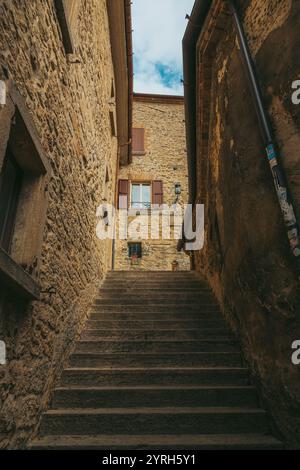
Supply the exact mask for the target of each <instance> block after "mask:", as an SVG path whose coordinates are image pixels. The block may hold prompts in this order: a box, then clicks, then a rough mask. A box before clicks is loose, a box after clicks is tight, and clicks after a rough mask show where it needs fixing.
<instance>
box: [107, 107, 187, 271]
mask: <svg viewBox="0 0 300 470" xmlns="http://www.w3.org/2000/svg"><path fill="white" fill-rule="evenodd" d="M133 127H137V128H144V129H145V155H141V156H133V161H132V163H131V164H130V165H128V166H124V167H122V168H121V169H120V172H119V179H128V180H131V181H145V182H151V181H154V180H161V181H162V182H163V203H164V204H167V205H169V206H171V205H172V204H174V202H175V183H180V184H181V190H182V193H181V195H180V197H179V200H178V203H179V204H180V205H181V206H183V205H184V204H186V203H187V200H188V178H187V176H188V175H187V158H186V142H185V130H184V106H183V102H182V103H179V104H177V103H175V104H174V103H168V102H165V103H164V102H159V101H158V102H155V101H154V102H147V101H146V102H143V101H140V100H134V105H133ZM149 216H150V214H149ZM130 220H132V219H130ZM160 227H161V221H160ZM149 233H150V219H149ZM172 233H173V227H171V235H172ZM161 235H162V234H161V233H160V239H158V240H154V239H151V238H150V239H147V240H141V242H142V251H143V255H142V259H141V260H139V261H138V263H137V264H134V265H132V264H131V260H130V259H129V258H128V247H127V243H128V242H130V241H138V239H134V240H133V239H130V238H128V240H117V242H116V250H115V269H117V270H127V269H129V270H131V269H133V270H154V271H156V270H158V271H160V270H162V271H164V270H167V271H170V270H171V269H172V262H173V261H177V262H178V269H179V270H189V269H190V260H189V257H188V256H187V255H185V254H184V253H183V252H181V253H178V251H177V242H178V240H174V239H162V237H161Z"/></svg>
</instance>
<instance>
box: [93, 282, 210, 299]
mask: <svg viewBox="0 0 300 470" xmlns="http://www.w3.org/2000/svg"><path fill="white" fill-rule="evenodd" d="M99 294H100V296H101V297H103V294H110V295H111V296H112V297H113V296H114V295H133V296H134V295H137V296H138V295H155V296H157V295H159V294H161V295H162V296H165V295H167V296H171V295H176V294H180V295H182V294H186V295H189V296H194V295H197V296H201V297H202V296H203V297H206V296H210V297H213V294H212V292H211V290H210V289H204V288H199V287H198V286H196V287H193V288H191V287H181V286H177V287H174V285H173V287H172V288H171V287H165V286H161V285H158V286H157V287H152V286H148V285H144V286H137V285H136V284H131V285H130V286H128V287H126V286H123V285H122V286H119V287H107V286H103V287H102V289H101V290H100V291H99Z"/></svg>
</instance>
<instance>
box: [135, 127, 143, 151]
mask: <svg viewBox="0 0 300 470" xmlns="http://www.w3.org/2000/svg"><path fill="white" fill-rule="evenodd" d="M132 152H133V153H134V154H142V153H145V129H137V128H134V129H132Z"/></svg>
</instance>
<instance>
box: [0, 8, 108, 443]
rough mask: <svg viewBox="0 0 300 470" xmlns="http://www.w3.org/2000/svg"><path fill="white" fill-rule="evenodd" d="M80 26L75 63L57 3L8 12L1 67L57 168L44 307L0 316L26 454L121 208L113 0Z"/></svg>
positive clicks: (15, 417)
mask: <svg viewBox="0 0 300 470" xmlns="http://www.w3.org/2000/svg"><path fill="white" fill-rule="evenodd" d="M78 22H79V24H78V36H77V46H78V47H77V51H76V54H75V56H71V57H69V58H67V57H66V54H65V52H64V48H63V43H62V38H61V32H60V28H59V24H58V21H57V16H56V11H55V9H54V2H53V0H31V1H27V0H26V1H25V0H22V1H15V0H13V1H3V2H1V5H0V61H1V65H2V66H4V67H5V69H6V70H7V71H8V74H9V78H10V79H12V80H13V81H14V83H15V85H16V87H17V88H18V90H19V92H20V93H21V94H22V96H23V97H24V99H25V102H26V105H27V108H28V110H29V111H30V113H31V115H32V118H33V120H34V123H35V125H36V128H37V131H38V133H39V136H40V141H41V144H42V146H43V148H44V151H45V152H46V155H47V157H48V159H49V161H50V164H51V167H52V177H51V181H50V184H49V188H48V192H49V203H48V210H47V219H46V224H45V227H44V237H43V245H42V257H41V262H40V266H39V268H38V270H37V272H36V273H35V274H36V276H37V278H38V282H39V284H40V286H41V290H42V295H41V300H40V301H38V302H33V303H31V304H29V305H27V306H24V305H23V304H21V305H19V307H18V308H16V300H17V299H13V300H12V301H7V302H6V304H5V305H3V306H2V310H1V317H0V338H1V340H4V341H5V342H6V345H7V359H8V363H7V365H6V366H3V367H2V368H1V369H2V370H1V389H0V406H1V419H0V435H1V436H2V443H1V446H2V447H4V446H6V445H7V444H8V443H10V446H11V447H14V448H16V447H20V446H22V445H23V444H24V443H25V441H26V440H27V438H28V437H29V436H30V434H31V433H32V431H33V429H34V427H35V426H36V424H37V420H38V418H39V414H40V412H41V410H42V409H43V408H44V407H45V406H46V405H47V402H48V401H49V393H50V391H51V388H52V385H53V383H54V381H55V379H56V377H57V376H58V374H59V371H60V367H61V364H62V360H63V359H64V356H65V354H66V353H67V351H68V350H69V348H70V346H71V345H72V342H73V340H74V337H75V336H76V335H77V334H78V333H79V331H80V329H81V326H82V324H83V322H84V319H85V317H86V315H87V313H88V307H89V305H90V302H91V301H92V299H93V296H94V295H95V292H96V290H97V289H98V287H99V285H100V282H101V279H102V278H103V276H104V274H105V271H106V270H107V269H110V267H111V253H112V250H111V242H110V241H100V240H98V239H97V237H96V223H97V219H96V208H97V206H98V205H99V204H100V203H101V202H102V200H103V198H104V196H105V195H106V196H107V198H108V200H109V202H113V197H114V187H115V175H116V160H117V142H116V138H113V137H112V136H111V128H110V121H109V103H108V102H109V100H110V96H111V84H112V78H113V66H112V57H111V48H110V39H109V27H108V18H107V11H106V2H105V0H83V1H82V2H81V7H80V10H79V17H78ZM0 78H2V79H4V78H5V74H4V71H3V70H2V71H1V77H0ZM106 169H107V171H108V174H109V182H108V183H107V187H105V175H106ZM34 223H35V221H34V220H32V224H34Z"/></svg>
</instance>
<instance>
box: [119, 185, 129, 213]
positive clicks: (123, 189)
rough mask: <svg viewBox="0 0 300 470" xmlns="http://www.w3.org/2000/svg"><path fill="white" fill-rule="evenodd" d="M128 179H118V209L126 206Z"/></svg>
mask: <svg viewBox="0 0 300 470" xmlns="http://www.w3.org/2000/svg"><path fill="white" fill-rule="evenodd" d="M128 196H129V181H128V180H119V209H127V208H128Z"/></svg>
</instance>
